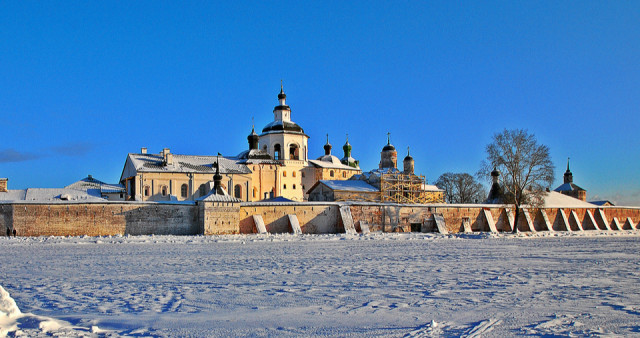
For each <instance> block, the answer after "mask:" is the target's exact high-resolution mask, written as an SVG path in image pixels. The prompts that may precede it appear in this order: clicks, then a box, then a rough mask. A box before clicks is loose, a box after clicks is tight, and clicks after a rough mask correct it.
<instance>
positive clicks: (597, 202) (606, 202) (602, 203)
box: [589, 200, 615, 206]
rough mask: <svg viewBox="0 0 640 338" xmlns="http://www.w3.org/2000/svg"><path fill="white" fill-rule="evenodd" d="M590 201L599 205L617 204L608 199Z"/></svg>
mask: <svg viewBox="0 0 640 338" xmlns="http://www.w3.org/2000/svg"><path fill="white" fill-rule="evenodd" d="M589 203H591V204H595V205H599V206H605V205H612V206H613V205H615V204H613V203H611V201H607V200H605V201H589Z"/></svg>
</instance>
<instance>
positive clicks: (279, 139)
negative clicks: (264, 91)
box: [259, 83, 309, 165]
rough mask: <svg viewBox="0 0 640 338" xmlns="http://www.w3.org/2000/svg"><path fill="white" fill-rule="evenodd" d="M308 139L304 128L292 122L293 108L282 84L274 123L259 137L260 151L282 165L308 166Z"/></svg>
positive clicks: (274, 113)
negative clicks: (298, 164) (288, 103)
mask: <svg viewBox="0 0 640 338" xmlns="http://www.w3.org/2000/svg"><path fill="white" fill-rule="evenodd" d="M308 139H309V136H307V135H306V134H305V133H304V130H303V129H302V127H300V126H299V125H298V124H296V123H295V122H293V121H291V108H290V107H289V106H288V105H287V95H286V94H285V93H284V88H283V86H282V83H280V93H279V94H278V105H277V106H275V107H274V108H273V122H271V123H269V124H267V125H266V126H265V127H264V128H263V129H262V134H260V137H259V143H260V149H262V150H264V151H266V152H268V153H269V155H271V157H273V159H275V160H277V161H280V162H281V163H282V164H287V163H286V162H290V161H301V162H302V164H304V165H306V164H307V161H308V154H307V140H308ZM288 164H291V163H288Z"/></svg>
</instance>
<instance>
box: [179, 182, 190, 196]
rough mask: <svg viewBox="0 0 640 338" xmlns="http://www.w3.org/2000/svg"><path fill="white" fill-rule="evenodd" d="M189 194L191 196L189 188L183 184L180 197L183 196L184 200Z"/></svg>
mask: <svg viewBox="0 0 640 338" xmlns="http://www.w3.org/2000/svg"><path fill="white" fill-rule="evenodd" d="M188 194H189V186H188V185H186V184H183V185H182V186H181V187H180V196H182V198H187V195H188Z"/></svg>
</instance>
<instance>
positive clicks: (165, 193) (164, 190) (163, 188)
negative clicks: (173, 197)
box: [160, 185, 167, 196]
mask: <svg viewBox="0 0 640 338" xmlns="http://www.w3.org/2000/svg"><path fill="white" fill-rule="evenodd" d="M160 193H161V194H162V196H167V186H166V185H163V186H162V187H161V188H160Z"/></svg>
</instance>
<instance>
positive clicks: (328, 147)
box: [324, 134, 331, 155]
mask: <svg viewBox="0 0 640 338" xmlns="http://www.w3.org/2000/svg"><path fill="white" fill-rule="evenodd" d="M324 154H325V155H331V143H329V134H327V144H325V145H324Z"/></svg>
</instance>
